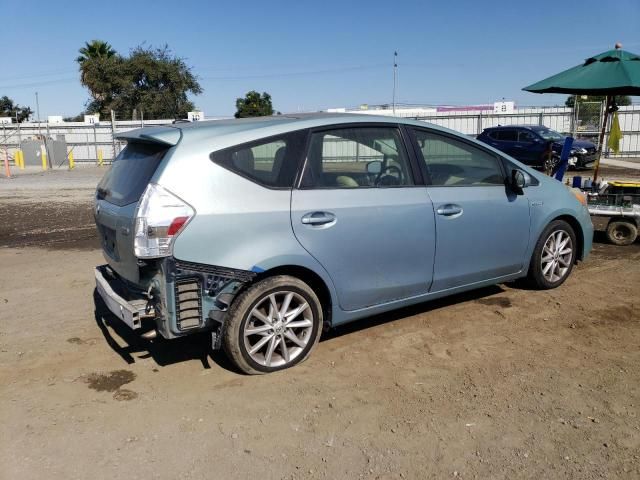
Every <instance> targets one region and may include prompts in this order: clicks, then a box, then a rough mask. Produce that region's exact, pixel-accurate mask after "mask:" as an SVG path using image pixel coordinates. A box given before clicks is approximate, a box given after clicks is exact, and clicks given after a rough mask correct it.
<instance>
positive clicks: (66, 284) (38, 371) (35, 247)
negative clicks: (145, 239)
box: [0, 169, 640, 479]
mask: <svg viewBox="0 0 640 480" xmlns="http://www.w3.org/2000/svg"><path fill="white" fill-rule="evenodd" d="M78 173H80V175H77V176H76V174H78ZM100 174H101V171H97V169H93V170H92V171H91V172H90V171H89V169H88V170H87V171H86V172H85V171H83V172H80V170H78V171H75V172H62V173H60V174H58V172H55V173H49V174H46V175H41V178H40V176H38V175H35V176H33V178H34V179H35V180H34V181H33V182H28V181H25V183H24V184H21V185H19V184H18V183H17V182H19V181H22V179H20V178H18V179H15V180H0V265H2V267H1V272H2V275H0V378H1V379H2V387H1V389H0V478H7V479H9V478H19V479H22V478H25V479H27V478H28V479H49V478H65V479H84V478H87V476H89V475H90V476H91V477H92V478H96V479H102V478H105V479H106V478H118V477H124V476H126V477H128V478H140V479H148V478H162V479H164V478H166V479H176V478H187V479H199V478H229V477H233V478H248V477H254V478H256V477H259V478H265V479H271V478H273V479H279V478H330V479H334V478H371V479H374V478H384V479H387V478H389V479H391V478H419V479H424V478H437V479H440V478H481V479H484V478H496V479H503V478H504V479H507V478H508V479H511V478H536V479H537V478H580V479H595V478H629V479H636V478H639V477H640V408H639V407H640V369H639V368H638V365H640V352H639V351H638V345H639V344H640V287H638V285H640V268H639V265H640V263H639V262H640V243H638V242H636V244H634V245H632V246H630V247H615V246H612V245H608V244H605V243H602V239H601V238H600V237H598V238H597V239H596V240H597V241H596V243H595V244H594V251H593V254H592V256H591V258H590V259H589V260H588V261H587V262H585V263H584V264H580V265H579V266H578V267H577V269H576V270H575V271H574V273H573V274H572V276H571V277H570V278H569V279H568V281H567V282H566V283H565V284H564V285H563V286H562V287H561V288H559V289H556V290H552V291H545V292H538V291H529V290H526V289H524V288H522V287H520V286H517V285H500V286H496V287H491V288H485V289H482V290H478V291H475V292H471V293H467V294H464V295H457V296H455V297H452V298H449V299H444V300H440V301H435V302H431V303H427V304H423V305H420V306H417V307H412V308H408V309H403V310H400V311H398V312H393V313H390V314H384V315H380V316H377V317H372V318H368V319H364V320H362V321H359V322H356V323H354V324H350V325H347V326H345V327H341V328H339V329H337V330H335V331H332V332H329V333H328V334H326V335H325V336H324V337H323V340H322V341H321V343H320V344H319V346H318V348H317V349H316V351H315V352H314V353H313V355H312V356H311V357H310V359H309V360H308V361H307V362H305V363H304V364H302V365H300V366H298V367H296V368H294V369H291V370H288V371H285V372H280V373H277V374H271V375H267V376H262V377H248V376H243V375H240V374H238V373H237V372H235V371H234V370H233V369H232V367H231V366H230V364H229V362H228V361H227V360H226V359H225V357H224V355H223V354H221V353H218V352H216V353H213V352H211V351H210V349H209V343H208V341H209V339H208V337H207V336H206V335H201V336H195V337H190V338H185V339H180V340H175V341H171V342H167V341H165V342H154V343H149V342H144V341H141V340H140V339H138V338H136V337H135V336H133V335H132V334H131V333H130V331H128V330H127V329H126V327H122V326H121V325H119V324H118V322H117V320H115V319H114V318H113V317H112V316H110V315H104V314H103V313H102V312H101V311H100V310H98V311H96V306H95V304H94V297H93V288H94V287H93V278H92V275H93V272H92V269H93V267H94V266H95V265H97V264H99V263H102V255H101V253H100V251H99V250H98V249H97V248H96V240H95V235H94V233H93V231H92V225H91V204H90V198H91V189H92V188H93V186H94V185H95V182H96V179H97V178H99V176H100ZM58 175H59V176H58ZM85 175H86V178H84V177H83V176H85ZM50 179H55V181H56V182H59V183H56V191H52V190H51V188H47V187H46V186H44V187H42V188H41V187H39V186H37V185H39V184H40V183H43V184H45V185H49V183H48V182H49V180H50ZM33 183H35V184H37V185H36V187H33V186H32V184H33ZM70 183H72V184H71V185H70ZM8 184H10V187H11V188H8V187H7V185H8ZM60 190H62V191H63V193H62V195H64V197H63V198H62V201H57V200H55V199H57V198H59V197H60V195H61V194H60V193H59V191H60ZM12 192H13V193H12ZM19 196H21V197H20V198H18V197H19ZM43 199H44V200H43ZM89 472H90V473H89Z"/></svg>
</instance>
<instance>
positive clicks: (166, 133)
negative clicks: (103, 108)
mask: <svg viewBox="0 0 640 480" xmlns="http://www.w3.org/2000/svg"><path fill="white" fill-rule="evenodd" d="M115 138H117V139H118V140H126V141H136V140H137V141H140V142H152V143H161V144H163V145H169V146H172V147H173V146H174V145H177V144H178V143H179V142H180V139H181V138H182V130H180V129H179V128H175V127H170V126H168V125H167V126H162V127H145V128H136V129H135V130H128V131H126V132H120V133H116V135H115Z"/></svg>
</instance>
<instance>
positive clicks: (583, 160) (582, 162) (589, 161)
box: [576, 153, 597, 168]
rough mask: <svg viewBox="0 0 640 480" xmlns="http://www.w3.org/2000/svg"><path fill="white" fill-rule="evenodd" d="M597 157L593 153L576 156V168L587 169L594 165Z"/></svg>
mask: <svg viewBox="0 0 640 480" xmlns="http://www.w3.org/2000/svg"><path fill="white" fill-rule="evenodd" d="M596 158H597V155H596V154H595V153H585V154H578V155H576V167H578V168H587V167H590V166H591V165H593V164H594V163H596Z"/></svg>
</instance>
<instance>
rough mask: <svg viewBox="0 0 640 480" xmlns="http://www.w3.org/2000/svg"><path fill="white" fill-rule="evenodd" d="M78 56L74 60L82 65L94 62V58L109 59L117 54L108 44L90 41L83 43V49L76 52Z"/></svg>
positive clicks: (100, 41)
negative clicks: (89, 61)
mask: <svg viewBox="0 0 640 480" xmlns="http://www.w3.org/2000/svg"><path fill="white" fill-rule="evenodd" d="M78 52H79V53H80V55H79V56H78V58H76V62H78V63H79V64H80V65H82V64H83V63H84V62H86V61H87V60H95V59H96V58H110V57H114V56H115V55H117V52H116V51H115V50H114V49H113V47H112V46H111V45H110V44H109V43H108V42H104V41H102V40H91V41H90V42H85V43H84V47H82V48H81V49H80V50H78Z"/></svg>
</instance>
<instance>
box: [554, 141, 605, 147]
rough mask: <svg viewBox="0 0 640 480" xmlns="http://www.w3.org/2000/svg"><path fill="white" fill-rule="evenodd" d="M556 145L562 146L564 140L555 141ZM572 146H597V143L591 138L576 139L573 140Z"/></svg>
mask: <svg viewBox="0 0 640 480" xmlns="http://www.w3.org/2000/svg"><path fill="white" fill-rule="evenodd" d="M553 145H554V147H556V146H557V147H560V148H562V145H563V142H554V143H553ZM571 148H586V149H589V148H596V146H595V144H594V143H593V142H590V141H589V140H579V139H576V140H574V141H573V145H572V146H571Z"/></svg>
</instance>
